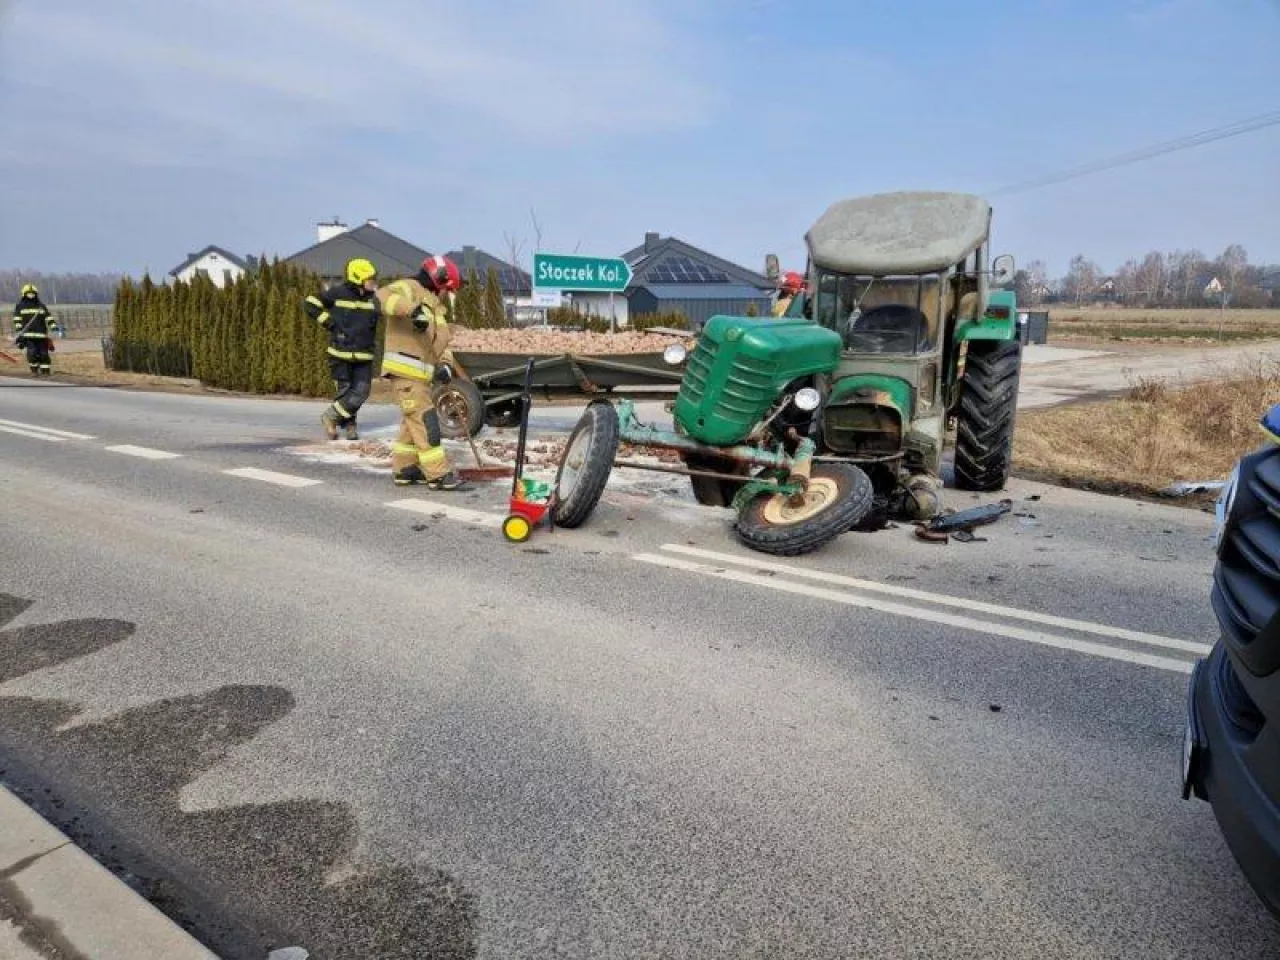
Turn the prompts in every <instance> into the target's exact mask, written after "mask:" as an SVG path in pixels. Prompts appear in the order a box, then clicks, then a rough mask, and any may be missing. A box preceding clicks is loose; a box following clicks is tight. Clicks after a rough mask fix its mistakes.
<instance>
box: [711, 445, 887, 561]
mask: <svg viewBox="0 0 1280 960" xmlns="http://www.w3.org/2000/svg"><path fill="white" fill-rule="evenodd" d="M873 497H874V491H873V489H872V486H871V478H870V477H868V476H867V475H866V474H865V473H863V472H862V471H861V470H860V469H858V468H857V467H855V466H853V465H852V464H847V463H815V464H814V465H813V472H812V475H811V476H810V478H809V487H808V489H807V490H806V491H805V492H804V494H803V495H802V496H801V498H800V499H799V502H798V503H792V502H791V498H790V497H788V496H786V495H785V494H781V493H762V494H760V496H758V497H755V498H754V499H753V500H752V501H751V502H750V503H748V504H747V505H746V506H745V507H743V509H742V513H741V514H740V515H739V516H738V522H737V525H736V530H737V534H738V539H739V540H741V541H742V542H743V543H745V544H746V545H747V546H748V547H750V548H751V549H753V550H759V551H760V552H761V553H771V554H774V555H775V556H780V557H795V556H799V555H800V554H802V553H811V552H812V551H814V550H817V549H818V548H819V547H821V546H824V545H825V544H826V543H828V542H829V541H831V540H834V539H835V538H836V537H838V536H840V534H842V533H844V532H846V531H847V530H850V529H852V528H853V527H854V526H856V525H857V524H858V523H860V522H861V521H862V519H863V517H865V516H866V515H867V513H868V512H870V510H871V504H872V499H873Z"/></svg>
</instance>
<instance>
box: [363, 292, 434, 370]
mask: <svg viewBox="0 0 1280 960" xmlns="http://www.w3.org/2000/svg"><path fill="white" fill-rule="evenodd" d="M378 300H379V302H380V303H381V305H382V313H383V316H385V317H386V318H387V339H386V347H385V351H384V353H383V355H382V371H381V372H382V375H383V376H384V377H404V378H406V379H409V380H430V379H431V376H432V373H433V371H434V369H435V365H436V364H437V363H440V362H442V361H445V360H448V359H450V355H449V324H448V323H447V322H446V319H445V317H446V312H445V306H444V304H443V303H442V302H441V300H440V299H439V298H438V297H437V296H436V295H435V294H433V293H432V292H431V291H430V290H428V289H427V288H426V287H424V286H423V285H422V284H421V283H419V282H418V281H417V280H415V279H413V278H412V277H410V278H407V279H404V280H397V281H396V282H395V283H389V284H387V285H386V286H385V287H383V288H382V289H381V290H379V291H378ZM419 307H421V308H422V314H423V317H424V319H426V320H427V324H426V327H425V329H422V330H419V329H417V327H415V326H414V323H413V315H414V314H415V313H417V311H418V308H419Z"/></svg>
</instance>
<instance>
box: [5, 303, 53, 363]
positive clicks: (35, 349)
mask: <svg viewBox="0 0 1280 960" xmlns="http://www.w3.org/2000/svg"><path fill="white" fill-rule="evenodd" d="M57 331H58V322H57V321H56V320H54V319H53V314H52V313H50V312H49V308H48V307H46V306H45V305H44V303H43V302H42V301H41V300H40V292H39V291H38V290H37V289H36V288H35V285H34V284H30V283H28V284H26V285H25V286H24V287H23V288H22V298H21V299H20V300H19V301H18V303H17V305H16V306H15V307H14V308H13V342H14V343H16V344H17V345H18V346H19V347H20V348H21V349H23V350H25V351H26V352H27V365H28V366H30V367H31V374H32V376H36V377H47V376H49V375H50V374H51V373H52V372H53V364H52V362H51V361H50V358H49V354H50V352H51V351H52V350H53V336H54V334H55V333H57Z"/></svg>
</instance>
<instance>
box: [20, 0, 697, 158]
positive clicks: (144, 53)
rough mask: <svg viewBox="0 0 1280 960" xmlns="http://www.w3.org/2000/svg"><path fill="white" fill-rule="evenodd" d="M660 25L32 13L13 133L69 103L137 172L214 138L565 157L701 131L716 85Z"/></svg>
mask: <svg viewBox="0 0 1280 960" xmlns="http://www.w3.org/2000/svg"><path fill="white" fill-rule="evenodd" d="M665 17H666V15H665V13H664V10H663V6H662V2H661V0H541V2H540V3H539V4H538V5H536V6H535V5H524V4H519V5H517V4H514V3H509V2H499V0H489V2H477V3H473V4H461V5H460V4H454V3H450V4H445V3H440V2H434V0H433V2H420V0H419V2H415V0H366V2H363V3H355V2H350V0H348V2H337V0H273V2H271V3H266V4H264V3H261V2H256V0H217V2H214V0H188V2H186V3H183V4H181V5H179V4H176V3H174V2H173V0H138V2H135V3H132V4H130V5H129V15H128V16H127V17H122V16H121V14H120V8H119V6H117V5H108V4H101V3H97V2H89V0H44V2H41V3H37V2H35V0H27V2H20V3H18V4H17V5H16V8H15V9H14V10H13V12H12V15H11V16H10V17H9V27H10V30H9V31H8V32H9V34H10V37H11V38H13V42H12V43H11V44H10V46H11V49H8V50H6V51H5V57H4V67H3V69H4V72H5V74H6V75H7V77H8V81H9V85H10V86H12V85H14V84H17V83H21V84H22V85H23V90H24V96H23V97H22V98H21V99H20V100H18V101H17V102H16V103H14V104H13V106H14V107H15V108H17V109H18V111H19V113H20V114H21V115H22V117H23V120H24V123H37V124H40V125H41V127H42V129H43V130H44V131H45V132H46V133H53V131H51V130H50V129H49V126H50V125H49V124H48V123H47V122H43V121H42V119H41V117H42V114H45V113H46V112H47V111H48V110H49V109H50V108H51V107H52V106H53V105H56V104H57V103H59V102H60V101H63V100H66V99H68V98H69V101H70V102H72V103H78V104H80V105H81V106H82V108H83V110H82V113H83V115H84V116H85V117H86V118H88V117H94V118H97V119H99V120H104V119H105V120H108V121H118V123H119V125H120V126H130V127H137V128H138V138H139V142H138V147H137V149H136V150H135V151H133V152H130V151H127V150H126V151H124V152H123V154H122V155H121V159H124V160H136V161H137V162H149V160H154V155H155V152H156V150H157V149H159V152H160V153H161V155H172V157H173V159H174V160H175V162H176V161H178V160H180V159H181V158H183V157H186V158H187V159H192V158H194V157H198V156H200V155H203V154H204V151H205V150H206V149H207V146H208V145H207V144H206V143H205V142H204V141H205V140H207V139H210V138H217V139H218V140H219V141H220V142H219V144H218V146H217V148H216V152H217V153H218V154H223V155H231V154H239V155H242V156H287V155H289V154H291V153H294V152H296V151H297V150H298V149H299V148H305V147H313V148H318V147H320V145H321V143H322V141H323V139H324V135H325V133H326V132H330V131H334V130H336V129H345V128H352V127H356V128H365V129H367V130H369V131H371V132H372V131H376V132H380V133H387V134H392V135H395V134H403V133H406V132H413V133H416V134H418V135H420V136H422V137H424V138H425V139H428V140H437V141H440V142H441V145H442V146H443V144H444V143H447V142H448V140H449V138H450V137H458V136H462V137H466V138H471V139H481V140H484V141H486V142H493V141H498V140H501V139H502V138H509V137H517V138H520V139H522V140H525V141H533V142H538V143H541V144H546V143H550V142H563V143H566V144H568V143H573V142H575V141H581V140H589V139H590V138H593V137H599V136H614V137H626V136H635V137H641V136H644V135H646V134H653V133H663V132H670V131H676V130H681V129H688V128H690V127H696V126H698V125H699V124H701V123H704V122H705V121H706V120H707V119H708V118H709V117H710V116H711V114H712V112H713V110H714V109H715V105H716V95H715V91H714V87H713V85H712V84H710V83H709V82H708V81H707V79H706V77H705V76H703V75H702V74H701V73H700V71H699V69H698V68H697V66H696V65H697V64H698V63H699V57H698V56H697V55H696V53H695V51H694V50H693V49H692V48H691V46H690V43H689V41H687V40H685V39H684V38H682V37H681V36H680V35H679V33H678V31H676V30H674V29H672V28H671V27H670V26H669V25H668V23H667V21H666V19H665ZM23 37H37V38H39V42H37V43H26V42H22V40H21V38H23ZM682 64H683V65H685V66H682ZM63 119H64V120H65V118H63ZM99 125H100V124H99ZM66 137H67V131H63V133H62V138H63V139H64V140H65V139H66ZM144 140H145V141H146V144H145V147H144V144H143V141H144ZM193 146H195V149H192V147H193ZM89 147H90V149H99V148H101V144H90V145H89Z"/></svg>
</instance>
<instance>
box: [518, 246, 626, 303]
mask: <svg viewBox="0 0 1280 960" xmlns="http://www.w3.org/2000/svg"><path fill="white" fill-rule="evenodd" d="M629 283H631V267H630V266H628V265H627V261H625V260H621V259H618V258H616V257H579V256H569V255H565V254H559V253H535V254H534V255H533V286H534V287H535V288H542V289H545V290H569V291H574V292H587V291H595V292H599V293H621V292H622V291H623V290H626V289H627V285H628V284H629Z"/></svg>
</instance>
